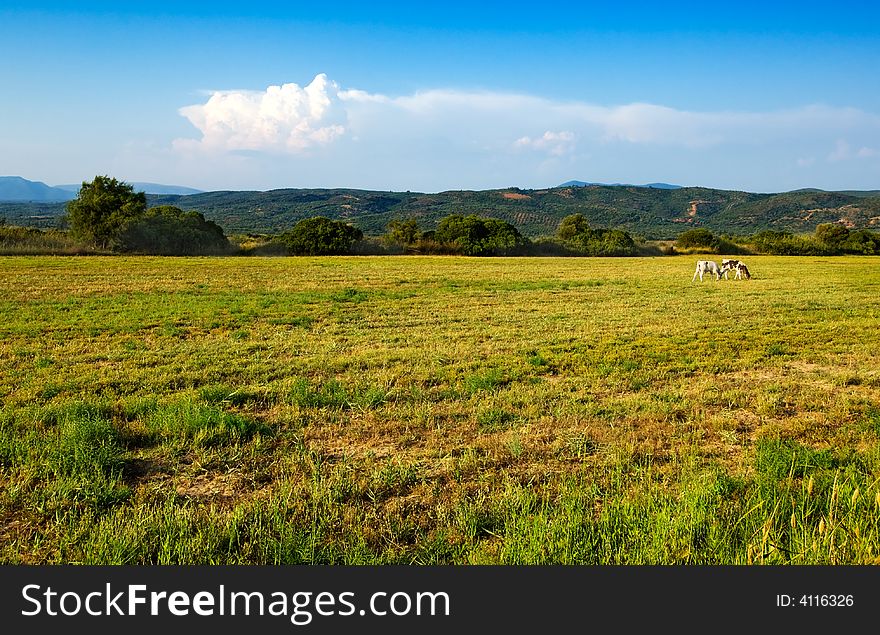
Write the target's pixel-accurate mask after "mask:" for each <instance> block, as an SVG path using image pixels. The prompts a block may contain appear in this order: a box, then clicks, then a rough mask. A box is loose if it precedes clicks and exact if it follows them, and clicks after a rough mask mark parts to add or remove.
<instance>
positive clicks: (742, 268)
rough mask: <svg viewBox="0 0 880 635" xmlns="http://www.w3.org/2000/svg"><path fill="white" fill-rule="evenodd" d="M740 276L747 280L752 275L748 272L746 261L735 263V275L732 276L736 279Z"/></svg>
mask: <svg viewBox="0 0 880 635" xmlns="http://www.w3.org/2000/svg"><path fill="white" fill-rule="evenodd" d="M742 277H744V278H745V279H746V280H748V279H749V278H751V277H752V274H750V273H749V268H748V267H746V263H744V262H739V263H737V265H736V275H735V276H734V278H735V279H737V280H738V279H739V278H742Z"/></svg>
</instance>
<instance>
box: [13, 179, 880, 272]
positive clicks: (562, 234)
mask: <svg viewBox="0 0 880 635" xmlns="http://www.w3.org/2000/svg"><path fill="white" fill-rule="evenodd" d="M66 210H67V216H66V222H67V224H68V225H69V227H70V232H69V237H65V236H62V235H60V234H59V233H58V232H57V231H55V232H53V233H52V235H51V236H49V233H47V232H44V233H40V230H27V231H24V229H23V228H16V231H13V229H12V228H9V227H7V228H0V246H2V245H3V244H4V243H5V244H6V245H7V246H8V245H9V244H11V243H12V244H16V243H15V241H16V240H17V241H18V243H17V244H18V245H19V246H21V245H35V247H34V250H35V251H39V243H40V240H41V239H42V240H43V241H44V242H45V243H46V244H45V247H46V249H47V250H49V248H50V245H51V250H52V251H55V250H57V252H58V253H128V254H145V255H223V254H230V255H231V254H256V255H259V254H272V255H309V256H319V255H344V254H459V255H465V256H636V255H661V254H673V253H681V252H684V253H717V254H749V253H760V254H774V255H835V254H880V234H877V233H875V232H871V231H867V230H851V229H849V228H847V227H844V226H843V225H840V224H824V225H819V226H818V227H817V228H816V231H815V233H814V234H813V235H812V236H809V235H796V234H792V233H789V232H778V231H762V232H760V233H757V234H754V235H752V236H738V237H737V236H716V235H715V234H713V233H712V232H711V231H709V230H708V229H705V228H696V229H692V230H688V231H685V232H683V233H682V234H681V235H679V237H678V238H677V240H676V241H675V243H674V244H670V245H667V246H665V247H663V248H661V247H659V246H657V245H653V244H648V243H646V242H645V241H640V240H637V239H635V238H634V237H633V236H631V235H630V234H629V233H628V232H626V231H623V230H620V229H607V228H599V227H592V226H590V224H589V222H588V220H587V218H586V217H585V216H584V215H583V214H579V213H578V214H572V215H569V216H567V217H565V218H564V219H562V221H561V222H560V223H559V225H558V227H557V230H556V233H555V234H554V235H553V236H545V237H541V238H537V239H535V240H530V239H529V238H527V237H525V236H523V235H522V234H521V233H520V232H519V230H518V229H517V228H516V227H515V226H514V225H512V224H511V223H509V222H507V221H504V220H501V219H498V218H490V217H484V216H477V215H474V214H470V215H462V214H451V215H449V216H446V217H445V218H443V219H441V220H440V221H439V222H438V223H437V226H436V228H435V229H423V228H421V227H420V226H419V224H418V221H417V220H416V219H413V218H409V219H402V220H392V221H391V222H390V223H389V224H388V226H387V231H386V233H385V234H384V235H382V236H380V237H365V236H364V234H363V232H362V231H361V230H360V229H358V228H357V227H354V226H352V225H350V224H348V223H345V222H342V221H336V220H331V219H328V218H324V217H321V216H316V217H309V218H304V219H302V220H300V221H299V222H297V223H296V224H295V225H294V226H293V227H292V228H291V229H289V230H287V231H285V232H282V233H280V234H275V235H249V236H246V237H244V239H243V240H241V241H239V243H238V244H233V242H231V241H230V239H229V237H227V236H226V235H225V233H224V231H223V228H222V227H220V226H219V225H217V224H216V223H214V222H213V221H209V220H207V219H205V217H204V216H203V215H202V214H201V213H199V212H195V211H189V212H186V211H183V210H181V209H180V208H178V207H175V206H171V205H162V206H158V207H152V208H148V207H147V200H146V195H145V194H144V193H143V192H135V191H134V188H133V187H132V186H131V185H129V184H127V183H124V182H122V181H118V180H117V179H115V178H111V177H109V176H96V177H95V179H94V180H93V181H91V182H83V184H82V187H81V188H80V191H79V194H78V196H77V197H76V199H74V200H72V201H70V202H69V203H68V204H67V208H66ZM37 234H39V235H37ZM43 234H45V235H43ZM71 241H78V243H76V242H74V243H71ZM59 245H60V246H61V247H60V248H59ZM89 249H91V250H92V251H91V252H89ZM77 250H79V251H77ZM20 252H21V250H18V251H16V249H7V253H20Z"/></svg>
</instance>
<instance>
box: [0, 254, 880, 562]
mask: <svg viewBox="0 0 880 635" xmlns="http://www.w3.org/2000/svg"><path fill="white" fill-rule="evenodd" d="M747 261H748V264H749V267H750V269H751V271H752V274H753V276H754V278H753V279H752V280H748V281H738V280H728V281H724V280H722V281H721V282H714V281H709V280H706V281H704V282H703V283H699V282H696V283H692V282H691V277H692V275H693V267H694V258H693V257H665V258H633V259H611V258H609V259H588V258H566V259H555V258H528V259H519V258H498V259H479V258H457V257H414V256H410V257H352V258H343V257H337V258H186V259H184V258H126V257H4V258H0V290H2V296H0V562H3V563H139V564H146V563H204V564H209V563H270V564H271V563H347V564H361V563H365V564H366V563H401V564H437V563H529V564H530V563H591V564H643V563H695V564H696V563H702V564H731V563H743V564H745V563H756V564H758V563H772V564H777V563H793V564H801V563H822V564H843V563H877V562H880V560H878V558H880V527H878V520H880V346H878V344H880V335H878V334H880V261H878V260H877V259H876V258H873V259H872V258H859V257H844V258H774V257H749V258H748V259H747Z"/></svg>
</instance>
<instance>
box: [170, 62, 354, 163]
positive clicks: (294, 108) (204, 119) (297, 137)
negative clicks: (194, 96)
mask: <svg viewBox="0 0 880 635" xmlns="http://www.w3.org/2000/svg"><path fill="white" fill-rule="evenodd" d="M339 101H340V97H339V87H338V86H337V85H336V83H335V82H332V81H330V80H328V79H327V76H326V75H324V74H323V73H322V74H320V75H317V76H316V77H315V78H314V79H313V80H312V82H311V83H310V84H308V85H307V86H305V87H300V86H299V85H298V84H282V85H280V86H269V87H268V88H267V89H266V90H265V91H241V90H225V91H214V92H212V93H211V96H210V98H209V99H208V101H207V102H206V103H204V104H197V105H193V106H186V107H184V108H181V109H180V114H181V115H183V116H184V117H186V118H187V119H189V121H190V122H191V123H192V124H193V125H194V126H195V127H196V128H198V129H199V131H200V132H201V133H202V138H201V140H199V141H197V142H192V141H190V142H189V143H187V142H186V141H182V140H179V141H178V145H182V146H183V147H190V148H191V147H193V146H194V145H195V146H198V147H201V148H203V149H207V150H256V151H271V152H289V153H301V152H303V151H305V150H307V149H309V148H311V147H313V146H316V145H325V144H328V143H330V142H332V141H333V140H335V139H337V138H338V137H340V136H341V135H343V134H344V133H345V112H344V110H343V109H342V108H341V107H340V106H339Z"/></svg>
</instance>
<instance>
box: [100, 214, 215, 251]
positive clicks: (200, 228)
mask: <svg viewBox="0 0 880 635" xmlns="http://www.w3.org/2000/svg"><path fill="white" fill-rule="evenodd" d="M114 247H115V248H116V249H117V250H119V251H125V252H134V253H140V254H151V255H159V256H191V255H216V254H223V253H228V252H229V251H230V250H231V249H232V246H231V245H230V244H229V240H227V238H226V236H225V235H224V234H223V229H222V228H221V227H220V226H219V225H217V224H216V223H214V222H212V221H208V220H205V217H204V216H202V215H201V214H199V213H198V212H184V211H183V210H182V209H179V208H177V207H174V206H172V205H162V206H159V207H154V208H152V209H150V210H148V211H147V213H146V214H145V215H144V216H142V217H141V218H138V219H135V220H133V221H130V222H129V223H128V224H127V225H126V226H125V227H124V228H123V229H122V231H121V232H120V233H119V235H118V237H117V238H116V239H115V240H114Z"/></svg>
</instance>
